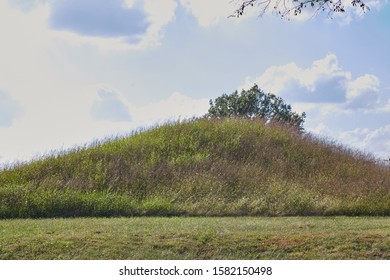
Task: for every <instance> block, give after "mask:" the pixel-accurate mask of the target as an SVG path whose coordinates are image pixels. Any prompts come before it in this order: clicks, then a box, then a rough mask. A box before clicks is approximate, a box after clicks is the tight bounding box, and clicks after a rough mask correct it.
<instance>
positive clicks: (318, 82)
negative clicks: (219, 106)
mask: <svg viewBox="0 0 390 280" xmlns="http://www.w3.org/2000/svg"><path fill="white" fill-rule="evenodd" d="M253 83H257V84H258V85H259V86H260V88H263V89H264V90H265V91H269V92H272V93H275V94H278V95H280V96H282V97H283V98H285V99H287V100H288V101H289V102H293V103H334V104H342V105H343V108H344V109H366V110H369V109H376V108H378V106H381V104H380V81H379V78H378V77H376V76H374V75H371V74H365V75H362V76H359V77H357V78H356V79H353V78H352V73H351V72H348V71H345V70H343V69H342V67H341V66H340V65H339V61H338V59H337V56H336V55H335V54H328V55H326V56H325V57H324V58H322V59H319V60H316V61H314V62H313V63H312V65H311V66H310V67H308V68H301V67H299V66H298V65H296V64H295V63H289V64H286V65H282V66H272V67H270V68H268V69H267V70H266V71H264V73H263V74H261V75H260V76H258V77H257V78H254V79H253V78H251V77H247V78H246V81H245V83H244V85H243V88H249V87H250V86H251V85H253Z"/></svg>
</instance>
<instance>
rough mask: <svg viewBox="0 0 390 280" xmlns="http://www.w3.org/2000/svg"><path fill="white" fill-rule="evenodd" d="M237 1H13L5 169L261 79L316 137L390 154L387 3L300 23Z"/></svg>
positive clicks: (2, 142) (1, 146)
mask: <svg viewBox="0 0 390 280" xmlns="http://www.w3.org/2000/svg"><path fill="white" fill-rule="evenodd" d="M347 2H348V1H347ZM238 3H239V1H232V0H213V1H209V0H158V1H157V0H111V1H106V0H0V36H1V43H0V166H4V165H8V164H12V163H14V162H18V161H26V160H27V161H29V160H31V159H36V158H39V157H41V156H44V155H47V154H48V153H50V152H51V151H63V150H67V149H69V148H73V147H77V146H80V145H84V144H88V143H91V142H93V141H96V140H99V139H106V138H107V137H113V136H121V135H126V134H129V133H130V132H131V131H132V130H134V129H137V128H140V127H150V126H153V125H155V124H158V123H163V122H166V121H167V120H177V119H179V118H180V119H185V118H189V117H192V116H202V115H204V114H205V113H206V112H207V110H208V107H209V104H208V102H209V100H210V99H214V98H216V97H218V96H220V95H221V94H223V93H227V94H230V93H232V92H234V91H235V90H238V91H241V90H242V89H249V88H250V87H252V86H253V85H254V84H255V83H256V84H257V85H258V86H259V87H260V88H261V89H263V90H264V91H266V92H272V93H274V94H276V95H278V96H280V97H282V98H283V99H284V100H285V102H286V103H289V104H291V105H292V107H293V110H294V111H296V112H299V113H301V112H306V114H307V118H306V121H305V124H304V128H305V130H306V131H307V132H310V133H313V134H315V135H319V136H321V137H324V138H327V139H329V140H331V141H335V142H337V143H340V144H343V145H346V146H348V147H351V148H353V149H359V150H360V151H363V152H366V153H371V154H373V155H374V156H376V157H378V158H381V159H387V158H389V156H390V71H389V65H390V52H389V50H390V36H389V31H390V5H389V4H388V1H387V0H382V1H379V0H367V1H366V3H367V5H368V6H369V7H370V8H371V9H370V11H369V12H366V13H364V14H363V13H360V12H358V10H357V9H348V10H347V12H346V13H345V14H343V15H340V16H339V15H334V16H333V17H332V19H330V18H329V17H328V16H327V15H326V14H321V13H320V14H318V15H317V16H315V17H313V13H312V11H307V12H305V13H303V14H302V15H301V16H299V17H291V18H290V20H287V19H281V18H280V17H279V16H277V15H275V14H271V13H266V14H264V15H263V16H261V17H260V16H259V9H256V7H254V8H252V9H248V10H247V12H246V14H245V15H243V16H242V17H240V18H234V17H229V15H231V14H232V13H234V11H235V9H236V8H237V7H238Z"/></svg>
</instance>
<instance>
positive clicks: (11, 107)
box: [0, 90, 21, 127]
mask: <svg viewBox="0 0 390 280" xmlns="http://www.w3.org/2000/svg"><path fill="white" fill-rule="evenodd" d="M20 113H21V109H20V106H19V104H18V103H17V102H16V101H15V100H13V99H12V98H10V97H9V95H8V94H6V93H4V92H2V91H1V90H0V127H8V126H10V125H11V124H12V123H13V121H14V120H15V118H17V117H18V116H20Z"/></svg>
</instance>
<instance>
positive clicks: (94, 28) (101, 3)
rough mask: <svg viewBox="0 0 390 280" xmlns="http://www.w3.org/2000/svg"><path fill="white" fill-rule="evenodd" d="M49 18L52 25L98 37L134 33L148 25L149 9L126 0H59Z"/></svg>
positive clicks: (138, 33) (54, 4) (145, 28)
mask: <svg viewBox="0 0 390 280" xmlns="http://www.w3.org/2000/svg"><path fill="white" fill-rule="evenodd" d="M49 22H50V27H51V28H52V29H57V30H67V31H71V32H74V33H77V34H80V35H87V36H97V37H122V36H125V37H133V36H137V35H141V34H144V33H145V32H146V30H147V28H148V22H147V17H146V14H145V12H144V11H143V10H141V9H140V8H138V7H137V6H135V7H131V8H129V7H128V6H126V5H124V2H123V0H111V1H106V0H57V1H54V2H53V4H52V9H51V15H50V19H49Z"/></svg>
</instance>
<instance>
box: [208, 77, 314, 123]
mask: <svg viewBox="0 0 390 280" xmlns="http://www.w3.org/2000/svg"><path fill="white" fill-rule="evenodd" d="M207 116H208V117H216V118H224V117H246V118H256V117H259V118H262V119H265V120H268V121H277V122H282V123H288V124H291V125H294V126H297V127H299V129H300V130H302V129H303V127H302V126H303V123H304V121H305V118H306V114H305V113H304V112H303V113H302V114H298V113H296V112H293V111H292V108H291V105H288V104H286V103H285V102H284V100H283V99H282V98H280V97H277V96H276V95H274V94H272V93H264V91H262V90H261V89H259V87H258V86H257V85H256V84H255V85H254V86H253V87H252V88H251V89H249V90H242V91H241V94H238V92H237V91H235V92H233V93H232V94H230V95H228V94H223V95H222V96H220V97H217V98H216V99H215V100H214V101H213V100H210V108H209V111H208V114H207Z"/></svg>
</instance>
